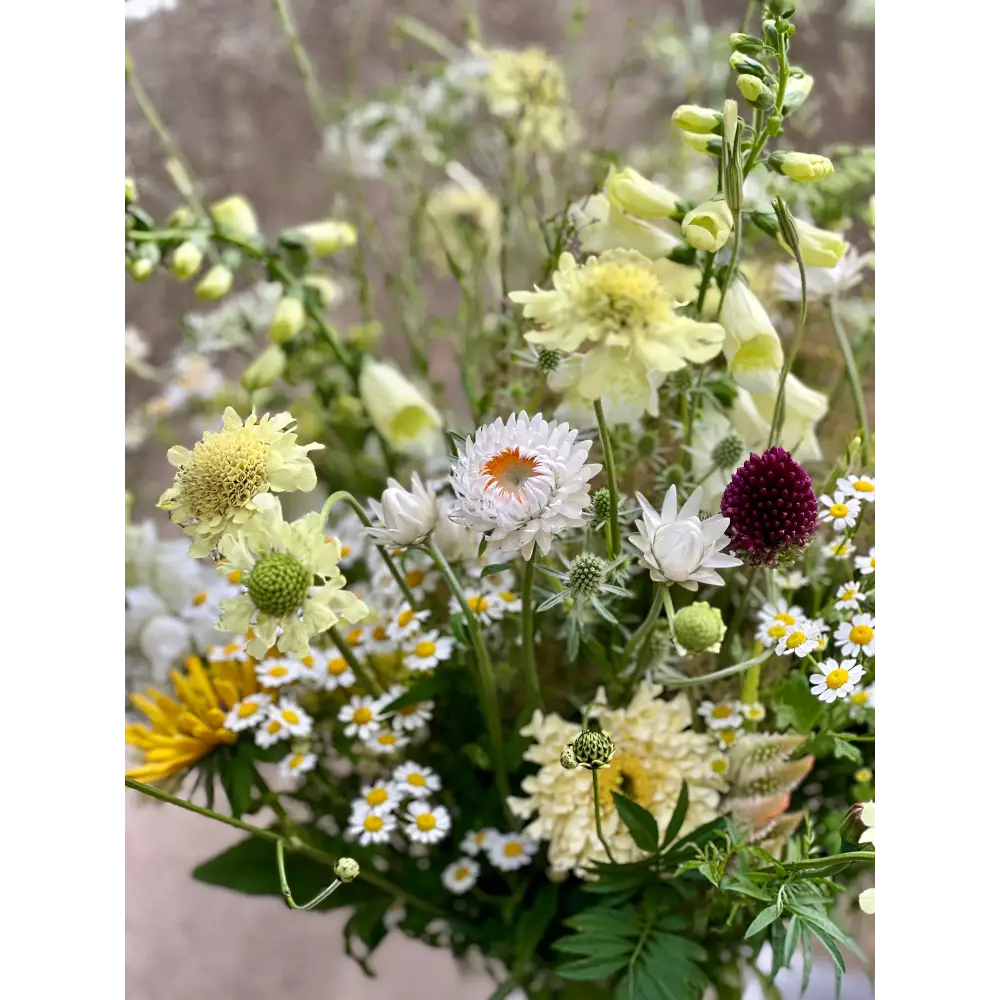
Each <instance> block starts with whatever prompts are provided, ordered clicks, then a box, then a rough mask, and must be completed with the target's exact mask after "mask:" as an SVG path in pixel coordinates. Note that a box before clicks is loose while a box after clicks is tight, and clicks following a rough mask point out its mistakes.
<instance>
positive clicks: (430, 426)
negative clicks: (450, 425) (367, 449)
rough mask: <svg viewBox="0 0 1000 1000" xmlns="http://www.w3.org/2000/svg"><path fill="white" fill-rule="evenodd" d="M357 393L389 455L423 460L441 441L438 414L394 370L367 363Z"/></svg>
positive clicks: (381, 365) (440, 425) (413, 387)
mask: <svg viewBox="0 0 1000 1000" xmlns="http://www.w3.org/2000/svg"><path fill="white" fill-rule="evenodd" d="M358 390H359V394H360V396H361V402H362V404H363V405H364V408H365V410H367V411H368V416H369V417H370V418H371V422H372V424H373V425H374V427H375V430H377V431H378V432H379V434H381V435H382V437H383V438H385V440H386V441H387V442H388V443H389V446H390V447H391V448H392V449H393V451H398V452H400V453H402V454H404V455H416V456H423V457H426V456H429V455H430V454H432V453H433V452H434V450H435V448H436V446H437V445H438V444H439V442H440V438H441V427H442V423H443V421H442V419H441V414H440V413H438V411H437V409H436V408H435V407H434V405H433V404H432V403H430V402H429V401H428V400H427V399H426V398H425V396H424V395H423V394H422V393H421V392H420V390H419V389H417V387H416V386H415V385H413V383H412V382H410V381H409V380H408V379H407V378H406V377H405V376H404V375H402V374H401V373H400V372H399V371H398V370H397V369H396V368H393V367H392V365H387V364H384V363H383V362H381V361H373V360H371V359H370V358H369V359H367V360H366V361H365V365H364V367H363V368H362V369H361V377H360V379H359V380H358Z"/></svg>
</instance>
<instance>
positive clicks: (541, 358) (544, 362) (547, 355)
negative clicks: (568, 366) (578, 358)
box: [536, 347, 562, 375]
mask: <svg viewBox="0 0 1000 1000" xmlns="http://www.w3.org/2000/svg"><path fill="white" fill-rule="evenodd" d="M561 361H562V355H561V354H560V353H559V352H558V351H553V350H552V349H551V348H550V347H540V348H539V349H538V360H537V362H536V364H537V365H538V370H539V371H540V372H543V373H544V374H545V375H550V374H551V373H552V372H554V371H555V370H556V369H557V368H558V367H559V363H560V362H561Z"/></svg>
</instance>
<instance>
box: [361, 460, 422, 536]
mask: <svg viewBox="0 0 1000 1000" xmlns="http://www.w3.org/2000/svg"><path fill="white" fill-rule="evenodd" d="M369 505H370V507H371V510H372V514H373V515H374V517H373V518H372V521H373V525H374V526H373V527H370V528H368V529H366V530H367V532H368V535H369V537H370V538H372V539H374V540H375V544H376V545H389V546H393V547H399V548H406V547H408V546H411V545H420V544H421V543H422V542H424V541H426V539H427V536H428V535H429V534H430V533H431V532H432V531H433V530H434V525H435V524H436V523H437V516H438V502H437V497H435V496H434V494H433V493H431V492H430V491H429V490H428V489H427V488H426V487H425V486H424V484H423V483H422V482H421V481H420V476H418V475H417V474H416V473H415V472H414V473H413V474H412V475H411V477H410V489H406V488H405V487H404V486H402V485H400V484H399V483H398V482H396V480H395V479H390V480H389V485H388V486H387V488H386V489H385V490H384V491H383V492H382V499H381V501H378V500H370V501H369Z"/></svg>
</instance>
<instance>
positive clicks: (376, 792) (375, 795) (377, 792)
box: [365, 788, 389, 806]
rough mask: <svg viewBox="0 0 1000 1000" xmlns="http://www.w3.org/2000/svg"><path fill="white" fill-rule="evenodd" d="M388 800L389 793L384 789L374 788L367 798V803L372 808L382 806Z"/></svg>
mask: <svg viewBox="0 0 1000 1000" xmlns="http://www.w3.org/2000/svg"><path fill="white" fill-rule="evenodd" d="M388 798H389V793H388V792H387V791H386V790H385V789H384V788H373V789H372V790H371V791H370V792H369V793H368V794H367V795H366V796H365V802H367V803H368V805H370V806H380V805H382V803H383V802H385V801H386V799H388Z"/></svg>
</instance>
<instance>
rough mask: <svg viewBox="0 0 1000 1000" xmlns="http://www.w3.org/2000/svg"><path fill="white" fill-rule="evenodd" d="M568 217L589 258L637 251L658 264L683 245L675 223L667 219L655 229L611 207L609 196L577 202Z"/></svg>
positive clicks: (597, 196) (591, 197)
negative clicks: (659, 260)
mask: <svg viewBox="0 0 1000 1000" xmlns="http://www.w3.org/2000/svg"><path fill="white" fill-rule="evenodd" d="M569 216H570V220H571V221H572V223H573V228H574V230H575V231H576V235H577V238H578V239H579V241H580V249H581V250H583V252H584V253H587V254H599V253H604V251H605V250H637V251H638V252H639V253H641V254H643V256H645V257H648V258H649V259H650V260H656V259H657V258H659V257H665V256H666V255H667V254H668V253H670V251H671V250H673V249H674V248H675V247H678V246H681V245H682V243H681V239H680V226H679V225H678V224H677V223H676V222H671V221H670V220H667V219H664V220H661V221H659V222H657V223H656V224H655V225H654V224H653V223H651V222H647V221H645V220H644V219H636V218H633V217H632V216H631V215H626V214H625V213H624V212H623V211H622V210H621V209H619V208H616V207H615V206H614V205H612V204H611V202H610V201H609V200H608V197H607V195H603V194H594V195H591V196H590V197H589V198H584V199H582V200H581V201H578V202H576V203H575V204H573V205H571V206H570V209H569ZM692 270H693V269H692Z"/></svg>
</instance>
